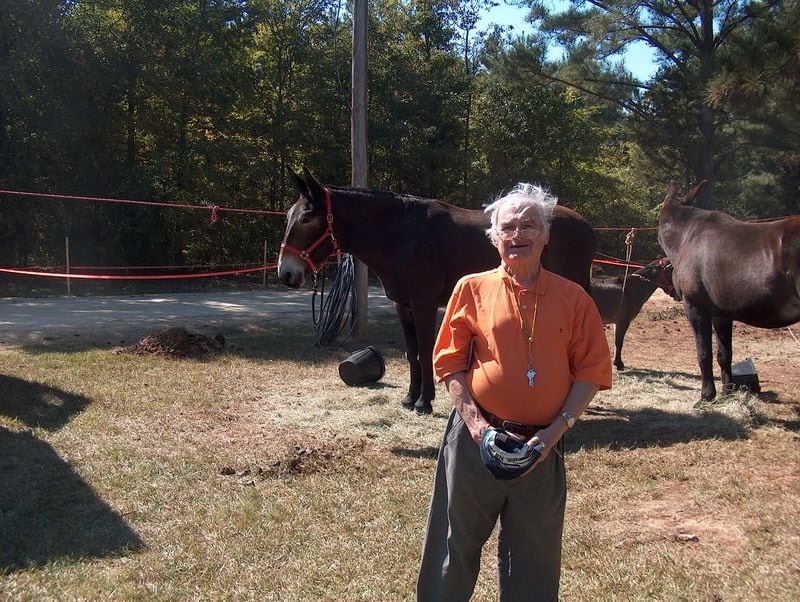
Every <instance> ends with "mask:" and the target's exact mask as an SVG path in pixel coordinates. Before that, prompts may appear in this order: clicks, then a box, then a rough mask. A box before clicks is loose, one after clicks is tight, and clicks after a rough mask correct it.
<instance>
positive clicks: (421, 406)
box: [414, 399, 433, 414]
mask: <svg viewBox="0 0 800 602" xmlns="http://www.w3.org/2000/svg"><path fill="white" fill-rule="evenodd" d="M414 411H415V412H416V413H417V414H431V413H432V412H433V405H432V404H431V402H430V401H422V400H421V399H420V400H418V401H417V403H415V404H414Z"/></svg>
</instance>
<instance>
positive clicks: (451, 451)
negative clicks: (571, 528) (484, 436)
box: [417, 410, 566, 602]
mask: <svg viewBox="0 0 800 602" xmlns="http://www.w3.org/2000/svg"><path fill="white" fill-rule="evenodd" d="M565 504H566V474H565V469H564V460H563V458H562V457H561V456H560V455H559V454H557V453H555V452H554V451H551V452H550V454H549V456H548V457H547V459H546V460H545V461H544V462H543V463H542V464H540V465H539V466H537V467H536V469H535V470H534V471H533V472H532V473H531V474H529V475H527V476H525V477H520V478H518V479H513V480H511V481H502V480H498V479H495V478H494V477H493V476H492V475H491V473H489V471H488V470H486V468H485V467H484V465H483V462H482V461H481V457H480V450H479V449H478V446H477V445H476V444H475V442H474V441H473V440H472V437H471V436H470V434H469V430H468V429H467V428H466V425H465V424H464V421H463V420H462V419H461V416H459V414H458V412H456V411H455V410H454V411H453V412H452V414H451V415H450V421H449V422H448V424H447V429H446V430H445V433H444V439H443V441H442V446H441V448H440V450H439V460H438V463H437V467H436V481H435V484H434V489H433V497H432V499H431V506H430V511H429V514H428V526H427V529H426V533H425V540H424V543H423V549H422V563H421V566H420V571H419V577H418V580H417V602H461V601H466V600H469V599H470V597H471V596H472V592H473V591H474V589H475V583H476V581H477V578H478V571H479V569H480V557H481V549H482V548H483V545H484V544H485V543H486V540H487V539H488V538H489V536H490V535H491V533H492V530H493V529H494V526H495V524H496V523H497V519H498V517H499V519H500V531H499V533H498V552H497V554H498V573H499V582H500V600H501V601H502V602H523V601H525V602H532V601H539V600H542V601H544V600H547V601H550V600H557V599H558V584H559V577H560V573H561V536H562V530H563V525H564V507H565Z"/></svg>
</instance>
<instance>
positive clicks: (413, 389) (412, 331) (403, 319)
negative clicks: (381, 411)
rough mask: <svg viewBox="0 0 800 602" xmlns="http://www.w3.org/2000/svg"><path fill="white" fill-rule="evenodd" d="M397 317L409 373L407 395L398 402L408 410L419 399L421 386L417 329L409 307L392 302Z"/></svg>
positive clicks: (411, 408) (412, 407)
mask: <svg viewBox="0 0 800 602" xmlns="http://www.w3.org/2000/svg"><path fill="white" fill-rule="evenodd" d="M394 308H395V311H396V312H397V317H398V318H400V326H402V328H403V338H404V339H405V342H406V360H408V368H409V373H410V382H409V385H408V395H406V396H405V398H403V400H402V401H401V402H400V403H402V404H403V407H404V408H406V409H408V410H413V409H414V404H415V403H416V402H417V399H419V393H420V389H421V387H422V368H421V366H420V363H419V349H418V347H417V329H416V328H415V327H414V313H413V312H412V311H411V308H410V307H407V306H405V305H401V304H400V303H395V304H394Z"/></svg>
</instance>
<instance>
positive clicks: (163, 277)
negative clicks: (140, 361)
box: [0, 263, 278, 280]
mask: <svg viewBox="0 0 800 602" xmlns="http://www.w3.org/2000/svg"><path fill="white" fill-rule="evenodd" d="M276 267H278V264H277V263H274V264H267V265H263V266H261V267H258V268H247V269H244V270H228V271H225V272H204V273H202V274H155V275H135V274H129V275H126V276H120V275H112V274H72V273H70V274H67V273H66V272H36V271H33V270H16V269H13V268H0V272H3V273H6V274H18V275H21V276H44V277H47V278H77V279H82V280H169V279H178V278H211V277H215V276H233V275H234V274H246V273H249V272H263V271H264V270H267V269H274V268H276Z"/></svg>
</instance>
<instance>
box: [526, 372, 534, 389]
mask: <svg viewBox="0 0 800 602" xmlns="http://www.w3.org/2000/svg"><path fill="white" fill-rule="evenodd" d="M526 376H527V377H528V386H529V387H532V386H533V377H534V376H536V372H535V371H534V370H533V368H529V369H528V372H527V374H526Z"/></svg>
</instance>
